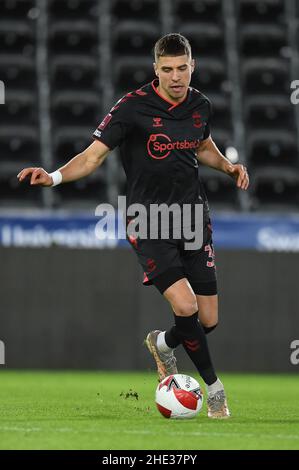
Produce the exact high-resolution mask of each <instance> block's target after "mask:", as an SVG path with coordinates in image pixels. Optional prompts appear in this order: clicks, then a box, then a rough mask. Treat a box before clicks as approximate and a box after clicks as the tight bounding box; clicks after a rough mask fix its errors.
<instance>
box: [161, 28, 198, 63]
mask: <svg viewBox="0 0 299 470" xmlns="http://www.w3.org/2000/svg"><path fill="white" fill-rule="evenodd" d="M154 53H155V61H157V60H158V59H159V57H165V56H172V57H175V56H178V55H185V54H186V55H187V56H188V57H190V58H191V56H192V53H191V46H190V43H189V41H188V39H187V38H185V36H183V35H182V34H179V33H170V34H166V36H163V37H162V38H160V39H158V41H157V42H156V44H155V48H154Z"/></svg>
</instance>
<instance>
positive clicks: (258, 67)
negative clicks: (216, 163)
mask: <svg viewBox="0 0 299 470" xmlns="http://www.w3.org/2000/svg"><path fill="white" fill-rule="evenodd" d="M232 4H233V7H234V12H235V15H236V16H235V18H234V20H235V21H234V22H230V21H229V22H228V21H227V20H228V18H227V16H226V15H227V9H226V7H227V3H226V2H225V0H170V1H166V2H165V0H109V1H108V0H103V3H101V2H99V1H98V0H84V1H81V0H48V1H47V2H45V8H46V11H44V12H42V11H41V10H40V9H39V8H38V6H37V3H36V1H34V0H2V1H0V79H1V80H3V82H4V83H5V86H6V105H5V106H2V107H0V182H1V185H2V187H1V196H3V200H5V201H6V200H8V199H9V198H11V201H14V202H16V201H17V200H18V197H19V195H21V194H23V193H22V191H23V187H22V188H16V186H15V180H14V175H15V171H16V169H19V168H20V166H23V165H25V164H27V163H28V164H30V165H33V164H34V165H35V164H36V165H39V166H40V165H45V166H47V164H46V162H45V161H44V158H45V157H44V155H43V147H42V145H41V141H42V137H41V132H42V128H43V129H44V127H43V126H41V125H40V123H41V119H42V113H43V112H46V113H47V118H48V123H49V132H50V134H49V135H48V138H49V139H50V142H51V149H50V153H51V162H50V166H51V168H49V170H52V169H55V168H57V166H58V165H61V164H62V163H64V162H65V161H66V160H68V159H69V158H70V157H72V156H73V155H75V154H76V153H78V152H80V151H81V150H83V148H84V147H86V146H87V145H89V144H90V142H91V141H92V137H91V136H92V132H93V130H94V129H95V128H96V126H97V125H98V124H99V122H100V121H101V119H102V117H103V116H104V115H105V114H106V113H107V111H108V109H107V108H109V106H110V105H111V106H112V105H113V98H112V99H111V100H110V98H109V103H107V99H104V98H105V89H104V87H103V83H104V82H105V81H106V82H107V80H108V81H109V83H107V85H108V86H109V87H110V93H109V96H111V94H112V95H113V94H114V99H115V100H116V99H118V98H119V97H121V96H122V95H123V94H125V93H127V92H128V91H130V90H134V89H136V88H139V87H140V86H141V85H143V84H144V83H146V82H148V81H151V80H152V79H153V78H154V73H153V66H152V62H153V57H152V55H151V52H152V50H153V46H154V43H155V41H156V39H157V38H158V37H159V36H160V35H162V34H164V33H166V32H168V30H169V28H171V31H179V32H181V33H182V34H184V35H186V36H187V37H188V38H189V40H190V42H191V45H192V49H193V55H194V57H195V59H196V70H195V72H194V74H193V76H192V82H191V85H192V86H194V87H195V88H198V89H199V90H200V91H202V92H203V93H204V94H205V95H207V96H208V97H209V99H210V100H211V102H212V120H211V128H212V136H213V138H214V140H215V142H216V143H217V145H218V147H219V148H220V149H221V150H222V151H223V152H225V151H226V149H227V147H228V146H233V147H234V146H236V142H235V137H236V127H237V126H236V107H237V108H238V111H239V114H238V119H240V120H241V121H242V122H240V123H237V124H238V125H239V124H241V125H242V127H243V137H242V138H243V148H244V149H245V150H244V152H243V153H244V155H242V158H243V161H244V162H245V163H246V165H247V166H248V168H249V171H250V174H251V175H252V180H253V181H252V189H251V190H250V193H249V200H250V204H249V205H250V207H251V208H252V210H264V209H265V208H268V207H269V208H270V209H271V207H272V206H273V207H274V206H275V204H276V205H277V207H280V206H281V205H283V204H285V207H291V208H293V207H294V202H295V201H297V202H298V191H299V189H298V181H297V179H296V178H297V176H296V175H298V171H299V170H298V166H299V155H298V152H299V149H298V136H297V134H296V133H297V132H298V123H297V124H296V118H295V106H293V105H292V104H291V102H290V83H291V81H292V79H294V77H293V75H292V73H293V72H292V70H293V69H292V59H293V58H294V57H295V56H296V55H295V51H293V50H292V45H294V43H296V44H297V52H296V53H297V54H298V49H299V2H295V4H296V10H297V20H296V21H297V22H296V23H294V27H295V28H296V34H297V36H296V38H297V39H296V40H295V41H293V44H291V40H290V30H289V18H288V17H287V9H286V2H285V1H284V0H259V1H258V0H239V1H236V2H235V1H234V2H232ZM166 7H167V8H166ZM165 8H166V9H165ZM165 11H168V16H167V18H166V17H165V16H163V14H165ZM42 14H45V17H43V18H41V15H42ZM41 20H42V23H40V21H41ZM41 24H43V25H44V31H43V33H44V38H43V39H44V41H45V42H44V43H45V44H46V46H47V49H46V50H45V49H43V42H40V40H39V39H38V31H39V34H40V32H41V30H40V25H41ZM100 24H101V25H107V28H108V29H109V31H110V35H107V37H106V36H105V37H104V38H103V34H102V31H101V27H100ZM233 24H234V26H232V25H233ZM38 25H39V28H38ZM233 27H234V28H235V35H236V36H235V37H236V45H235V47H236V50H235V51H234V52H235V53H236V56H237V59H238V60H237V62H236V63H235V62H234V60H233V61H230V60H229V57H230V54H231V52H232V51H231V50H230V48H229V47H228V37H229V33H230V32H231V28H233ZM103 39H104V42H105V44H104V45H103V44H102V43H101V41H102V40H103ZM230 47H231V46H230ZM41 58H43V59H42V60H45V63H44V65H42V66H41V65H40V62H39V61H40V60H41ZM106 59H107V64H109V70H107V69H105V66H104V65H103V64H105V60H106ZM45 64H46V66H47V70H46V73H44V74H43V67H44V66H45ZM231 64H234V67H235V71H234V72H236V73H235V74H233V76H234V80H236V77H238V78H239V80H240V82H239V85H240V93H239V95H238V99H237V100H236V90H235V83H233V81H232V73H231V72H232V70H231ZM107 77H108V78H107ZM297 78H298V77H297ZM43 81H44V82H43ZM45 91H46V92H47V93H48V92H49V94H48V95H47V96H46V98H47V99H49V102H48V103H47V102H45V103H41V102H40V98H41V96H42V95H43V93H45ZM110 101H112V102H110ZM233 103H234V106H233ZM112 158H119V155H118V153H117V152H116V153H115V155H114V156H113V157H112ZM52 167H53V168H52ZM119 167H120V165H119ZM107 168H108V167H107V164H106V163H105V165H104V166H103V167H102V168H101V169H100V170H99V171H98V172H97V173H96V174H95V175H92V177H91V178H90V179H86V182H82V181H81V182H77V183H75V184H73V185H69V186H63V187H59V188H57V189H55V194H56V196H55V204H56V205H58V206H59V204H63V205H69V206H72V201H75V206H76V207H78V204H79V202H80V201H81V200H85V201H97V200H98V198H102V199H103V201H107V197H108V196H107V194H108V193H107V182H106V180H107V171H108V170H107ZM201 174H202V175H203V180H205V181H206V186H207V192H208V194H209V198H210V201H211V206H212V207H213V208H221V209H222V208H228V209H234V210H237V209H238V208H240V199H239V193H240V192H239V191H238V190H237V189H236V188H235V186H234V184H233V182H232V180H231V179H227V177H226V176H225V175H222V174H221V173H219V172H215V171H213V170H209V169H206V168H201ZM292 175H293V176H292ZM115 184H116V185H117V186H118V188H119V192H120V193H123V192H124V190H125V178H124V174H123V173H119V174H118V175H117V180H116V181H115ZM35 194H38V195H39V197H37V198H36V197H35V198H32V200H31V199H30V196H28V197H29V199H27V197H24V198H22V196H20V198H22V204H26V203H27V202H28V204H29V205H30V204H32V205H36V206H40V205H41V204H42V197H41V194H42V192H41V191H40V192H36V193H35ZM271 198H272V205H271ZM99 202H100V201H99Z"/></svg>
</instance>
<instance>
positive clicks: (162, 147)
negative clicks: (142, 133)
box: [147, 134, 200, 160]
mask: <svg viewBox="0 0 299 470" xmlns="http://www.w3.org/2000/svg"><path fill="white" fill-rule="evenodd" d="M199 144H200V140H199V139H196V140H192V141H189V140H186V139H185V140H176V141H175V142H172V141H171V139H170V137H168V135H166V134H151V135H150V136H149V139H148V141H147V151H148V154H149V156H150V157H152V158H154V159H155V160H163V159H164V158H167V157H168V156H169V155H170V153H171V151H172V150H193V151H194V150H196V149H197V148H198V147H199Z"/></svg>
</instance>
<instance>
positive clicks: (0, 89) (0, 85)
mask: <svg viewBox="0 0 299 470" xmlns="http://www.w3.org/2000/svg"><path fill="white" fill-rule="evenodd" d="M0 104H5V85H4V82H2V80H0Z"/></svg>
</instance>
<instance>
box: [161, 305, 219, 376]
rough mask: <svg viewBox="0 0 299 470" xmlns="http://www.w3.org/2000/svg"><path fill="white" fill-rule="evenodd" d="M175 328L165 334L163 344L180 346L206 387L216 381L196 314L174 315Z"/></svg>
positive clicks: (173, 346)
mask: <svg viewBox="0 0 299 470" xmlns="http://www.w3.org/2000/svg"><path fill="white" fill-rule="evenodd" d="M174 318H175V327H172V328H171V329H170V330H169V331H167V332H166V333H165V342H166V344H167V345H168V346H169V347H170V348H175V347H177V346H178V345H179V344H182V345H183V347H184V349H185V351H186V353H187V354H188V356H189V357H190V359H191V361H192V362H193V364H194V365H195V367H196V368H197V370H198V372H199V373H200V375H201V377H202V378H203V380H204V382H205V383H206V384H207V385H211V384H213V383H214V382H216V380H217V376H216V374H215V371H214V367H213V364H212V361H211V357H210V353H209V349H208V344H207V340H206V335H205V332H204V329H203V327H202V325H201V323H200V322H199V321H198V312H196V313H194V314H193V315H191V316H190V317H179V316H177V315H174Z"/></svg>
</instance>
